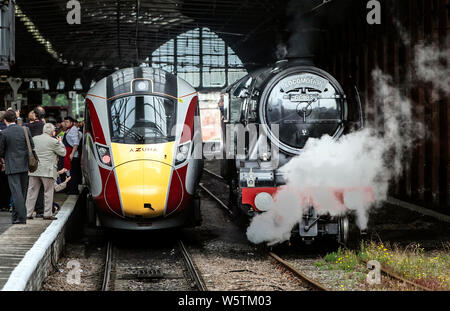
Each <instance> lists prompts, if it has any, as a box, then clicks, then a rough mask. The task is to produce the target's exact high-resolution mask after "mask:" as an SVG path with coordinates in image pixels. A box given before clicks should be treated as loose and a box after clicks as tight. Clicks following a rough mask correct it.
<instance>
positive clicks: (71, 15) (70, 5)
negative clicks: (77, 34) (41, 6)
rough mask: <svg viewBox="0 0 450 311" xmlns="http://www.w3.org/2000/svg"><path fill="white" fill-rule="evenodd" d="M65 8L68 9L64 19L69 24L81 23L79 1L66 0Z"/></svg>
mask: <svg viewBox="0 0 450 311" xmlns="http://www.w3.org/2000/svg"><path fill="white" fill-rule="evenodd" d="M66 8H67V9H68V10H69V12H67V16H66V21H67V23H68V24H69V25H74V24H77V25H79V24H81V4H80V1H77V0H70V1H67V4H66Z"/></svg>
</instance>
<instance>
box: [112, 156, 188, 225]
mask: <svg viewBox="0 0 450 311" xmlns="http://www.w3.org/2000/svg"><path fill="white" fill-rule="evenodd" d="M114 170H115V173H116V176H117V179H118V184H119V189H120V197H121V201H122V209H123V213H124V215H125V216H128V217H145V218H153V217H158V216H163V215H164V211H165V206H166V198H167V191H168V185H169V182H170V175H171V172H172V166H170V165H168V164H165V163H163V162H160V161H156V160H144V159H140V160H133V161H129V162H126V163H123V164H121V165H118V166H116V167H115V168H114ZM179 200H181V198H179Z"/></svg>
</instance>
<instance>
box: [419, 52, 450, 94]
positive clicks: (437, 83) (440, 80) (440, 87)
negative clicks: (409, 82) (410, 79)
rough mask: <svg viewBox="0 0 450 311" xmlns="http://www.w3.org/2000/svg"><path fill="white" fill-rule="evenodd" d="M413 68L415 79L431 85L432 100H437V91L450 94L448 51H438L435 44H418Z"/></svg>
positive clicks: (449, 60)
mask: <svg viewBox="0 0 450 311" xmlns="http://www.w3.org/2000/svg"><path fill="white" fill-rule="evenodd" d="M415 54H416V59H415V68H416V74H417V77H418V78H419V79H420V80H422V81H425V82H430V83H432V85H433V87H434V88H433V92H432V97H433V100H437V99H438V98H439V91H442V92H444V93H445V94H446V95H447V96H448V95H449V94H450V70H449V68H448V64H449V63H450V51H449V50H448V49H445V50H440V49H439V47H438V46H436V45H435V44H428V45H427V44H425V43H420V44H418V45H416V47H415Z"/></svg>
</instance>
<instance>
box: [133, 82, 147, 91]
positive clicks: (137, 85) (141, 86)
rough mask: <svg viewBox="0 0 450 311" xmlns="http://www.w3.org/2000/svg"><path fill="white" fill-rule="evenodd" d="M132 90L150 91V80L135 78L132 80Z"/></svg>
mask: <svg viewBox="0 0 450 311" xmlns="http://www.w3.org/2000/svg"><path fill="white" fill-rule="evenodd" d="M133 91H134V92H149V91H150V81H147V80H136V81H134V82H133Z"/></svg>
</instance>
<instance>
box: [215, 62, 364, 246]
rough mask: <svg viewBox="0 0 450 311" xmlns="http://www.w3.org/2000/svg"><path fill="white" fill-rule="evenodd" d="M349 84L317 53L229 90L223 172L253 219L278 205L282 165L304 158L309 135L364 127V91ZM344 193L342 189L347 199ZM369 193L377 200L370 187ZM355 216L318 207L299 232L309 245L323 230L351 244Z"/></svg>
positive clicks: (224, 96) (240, 207)
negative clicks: (321, 63) (317, 62)
mask: <svg viewBox="0 0 450 311" xmlns="http://www.w3.org/2000/svg"><path fill="white" fill-rule="evenodd" d="M345 87H346V91H344V88H343V86H342V85H341V84H340V83H339V82H338V81H337V80H336V79H335V78H334V77H333V76H331V75H330V74H329V73H327V72H325V71H324V70H321V69H319V68H317V67H315V66H314V65H313V64H312V62H311V61H310V60H309V59H301V58H298V59H288V60H283V61H279V62H277V63H276V64H275V65H274V66H271V67H268V68H263V69H259V70H257V71H255V72H252V73H250V74H248V75H247V76H245V77H243V78H242V79H240V80H239V81H237V82H236V83H235V84H233V85H231V86H229V87H228V88H226V89H225V90H223V91H222V93H221V101H220V103H219V106H220V107H221V110H222V115H223V118H222V121H223V122H222V130H223V133H224V140H225V143H224V154H223V159H222V160H221V175H222V176H223V177H224V178H225V179H227V181H228V182H229V186H230V201H231V202H233V203H234V206H236V207H237V208H236V210H235V211H236V212H237V211H241V212H243V213H244V214H245V215H247V216H249V217H252V216H254V215H256V214H258V213H264V212H266V211H268V210H269V209H271V208H272V207H273V206H274V204H273V202H274V201H273V200H274V198H275V195H276V193H277V192H278V191H279V190H280V189H282V188H283V187H285V185H286V180H285V176H284V174H283V173H282V172H281V170H280V168H281V167H282V166H283V165H284V164H286V163H287V162H288V161H289V160H290V159H292V158H293V157H296V156H299V157H301V155H302V150H303V148H304V147H305V144H306V142H307V141H308V139H310V138H321V137H322V136H323V135H329V136H331V137H333V138H334V139H339V137H341V136H342V135H344V134H345V133H348V132H350V131H352V130H358V129H361V128H362V127H363V111H362V105H361V100H360V97H359V94H358V90H357V89H356V87H354V86H351V83H346V84H345ZM239 126H240V127H241V128H242V127H244V128H245V131H244V135H240V134H237V135H236V133H237V132H238V131H237V130H236V128H239ZM252 126H254V127H255V126H257V129H256V130H257V131H258V135H257V136H256V137H257V138H252V137H254V136H253V135H251V130H250V128H251V127H252ZM230 129H233V130H231V132H232V133H231V134H230ZM239 138H241V142H239ZM262 143H263V144H264V146H265V147H264V148H260V147H261V144H262ZM240 151H241V152H240ZM300 191H301V190H300ZM343 191H345V189H335V190H334V195H336V196H337V197H340V199H341V201H342V193H343ZM361 191H362V192H364V193H363V195H364V196H366V197H369V198H370V193H367V189H361ZM369 192H370V190H369ZM348 216H349V215H348V214H346V215H341V216H338V217H331V216H330V215H318V214H317V211H316V210H315V208H314V206H313V205H312V206H311V207H310V208H309V209H308V210H307V212H305V214H304V216H303V220H302V221H301V222H300V223H299V224H298V226H296V227H295V228H294V229H293V231H295V233H297V236H298V235H299V236H300V237H301V238H302V240H304V241H305V242H307V243H309V242H311V241H312V240H314V239H315V238H316V237H319V236H331V237H333V238H337V240H338V241H339V242H341V243H346V242H347V240H348V234H349V217H348Z"/></svg>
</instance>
